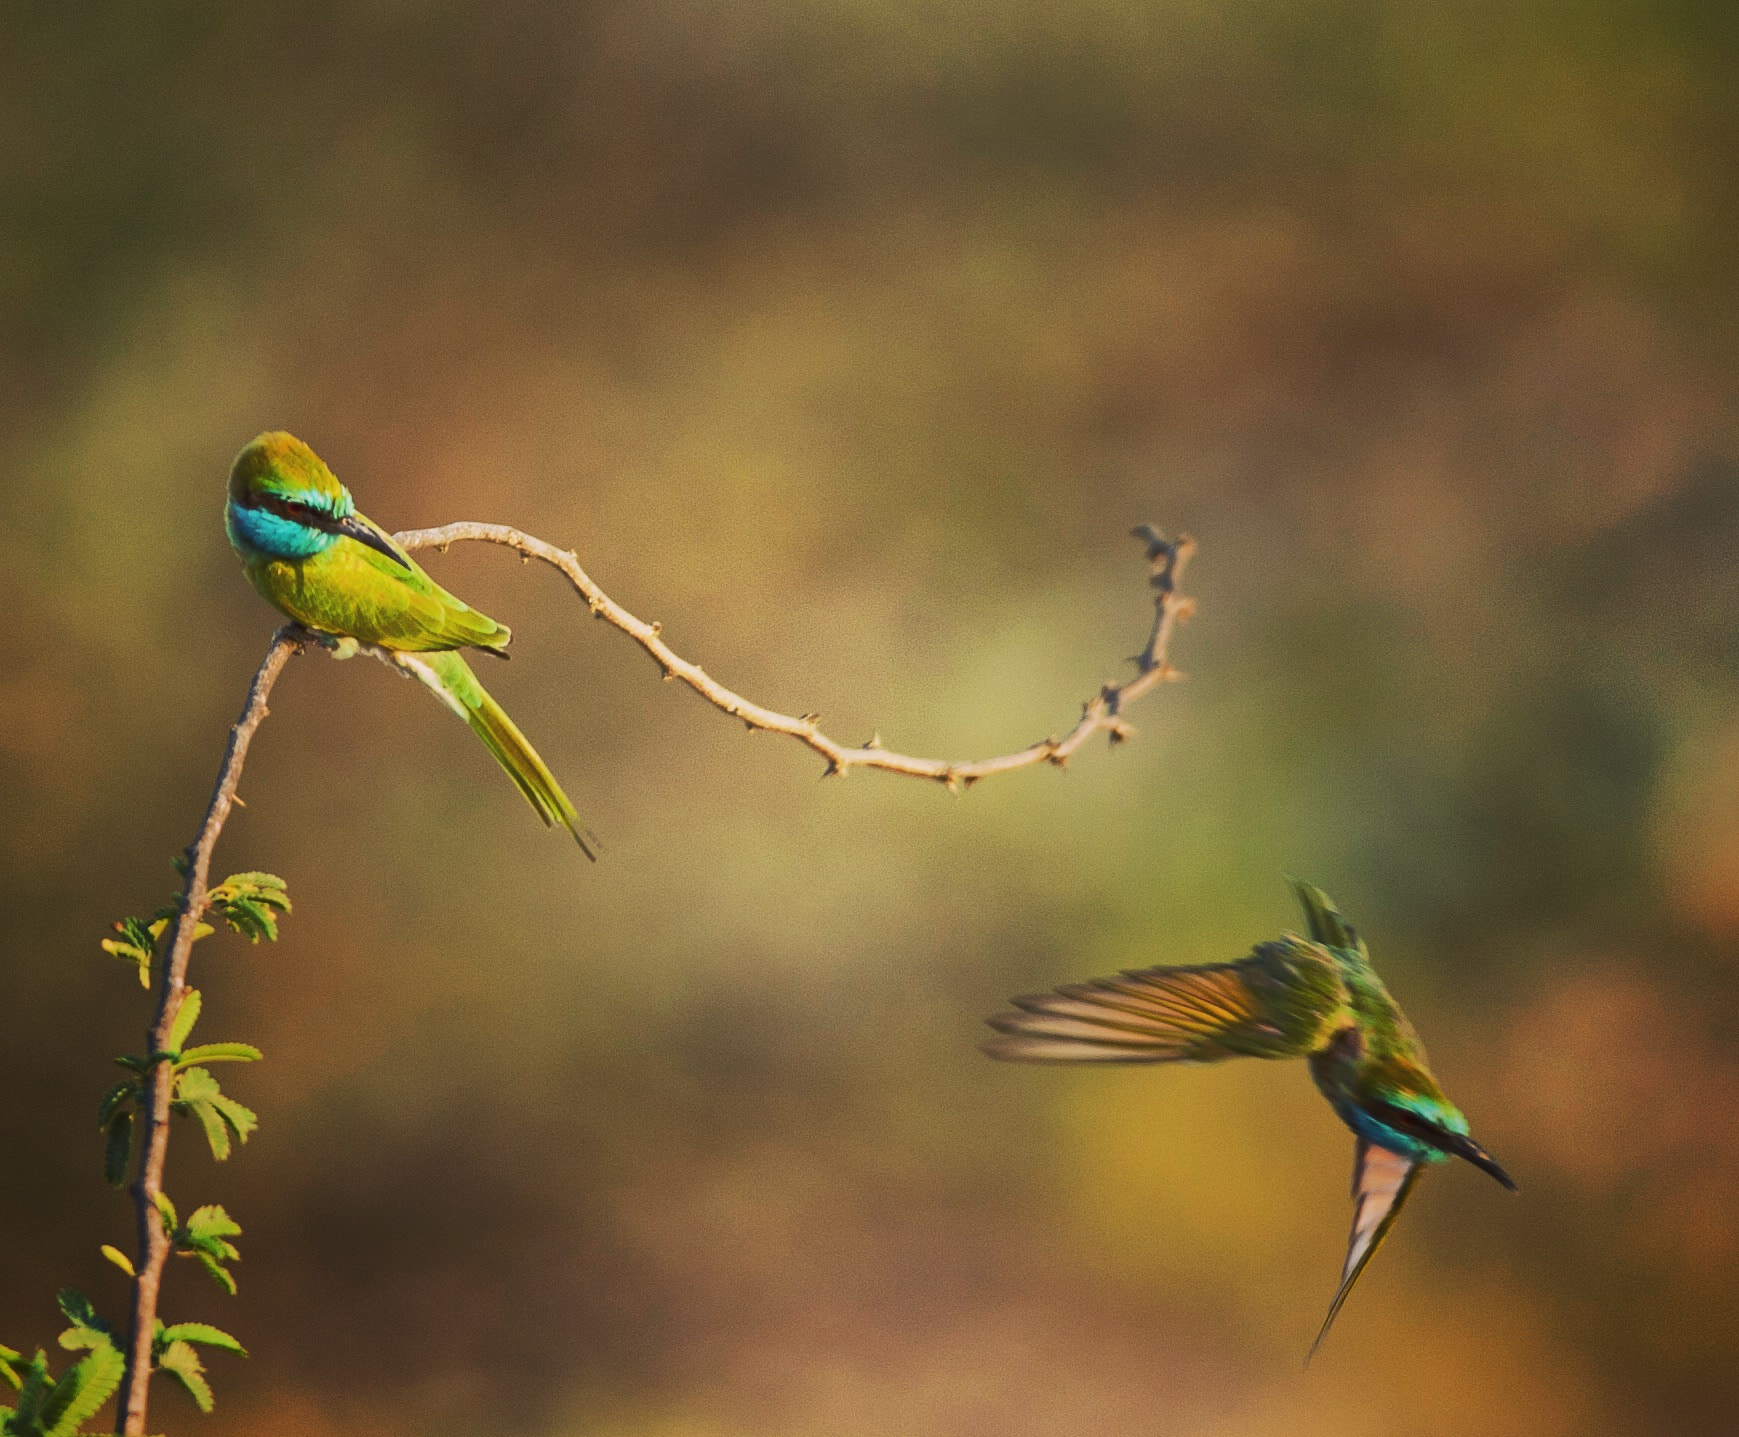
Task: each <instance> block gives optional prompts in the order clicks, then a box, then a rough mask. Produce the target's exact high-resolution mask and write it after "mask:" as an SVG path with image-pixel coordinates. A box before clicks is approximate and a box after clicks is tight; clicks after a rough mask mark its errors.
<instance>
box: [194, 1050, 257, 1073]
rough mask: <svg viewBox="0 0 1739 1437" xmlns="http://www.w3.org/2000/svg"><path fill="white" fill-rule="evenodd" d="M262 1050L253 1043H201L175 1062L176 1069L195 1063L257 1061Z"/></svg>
mask: <svg viewBox="0 0 1739 1437" xmlns="http://www.w3.org/2000/svg"><path fill="white" fill-rule="evenodd" d="M259 1061H260V1050H259V1049H258V1048H256V1047H255V1046H254V1045H253V1044H252V1043H201V1044H200V1045H199V1046H198V1047H195V1048H189V1049H187V1051H186V1052H184V1053H183V1054H182V1055H181V1058H180V1060H179V1061H178V1062H177V1063H176V1064H175V1067H176V1070H177V1071H180V1070H181V1069H183V1068H190V1067H192V1066H193V1064H195V1063H257V1062H259Z"/></svg>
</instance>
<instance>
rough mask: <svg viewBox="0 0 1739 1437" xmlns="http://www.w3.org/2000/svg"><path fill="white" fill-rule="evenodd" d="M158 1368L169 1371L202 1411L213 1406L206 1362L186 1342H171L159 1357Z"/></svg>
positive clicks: (209, 1409)
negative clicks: (206, 1372) (206, 1374)
mask: <svg viewBox="0 0 1739 1437" xmlns="http://www.w3.org/2000/svg"><path fill="white" fill-rule="evenodd" d="M157 1368H158V1370H159V1371H160V1372H167V1373H168V1374H169V1375H170V1376H171V1377H173V1378H174V1379H175V1380H176V1381H177V1382H179V1383H180V1384H181V1385H182V1386H183V1387H185V1388H186V1389H187V1395H188V1396H189V1397H191V1398H192V1399H193V1401H194V1403H195V1405H196V1406H197V1407H198V1408H199V1410H200V1411H201V1412H209V1411H211V1408H212V1401H213V1399H212V1395H211V1384H210V1383H209V1382H207V1381H206V1380H205V1364H204V1363H202V1362H201V1361H200V1360H199V1354H198V1353H197V1352H195V1351H194V1350H193V1349H192V1348H191V1347H189V1346H188V1345H187V1344H186V1343H185V1342H171V1343H170V1344H169V1345H168V1346H167V1347H165V1348H164V1349H163V1351H162V1353H161V1354H160V1355H159V1356H158V1358H157Z"/></svg>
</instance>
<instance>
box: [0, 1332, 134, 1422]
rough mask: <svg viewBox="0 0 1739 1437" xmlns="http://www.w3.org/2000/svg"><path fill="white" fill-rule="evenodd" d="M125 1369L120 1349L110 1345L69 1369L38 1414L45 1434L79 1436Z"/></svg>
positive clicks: (118, 1384) (104, 1346) (118, 1382)
mask: <svg viewBox="0 0 1739 1437" xmlns="http://www.w3.org/2000/svg"><path fill="white" fill-rule="evenodd" d="M126 1368H127V1361H126V1359H125V1358H124V1357H122V1356H121V1353H120V1350H119V1349H118V1348H116V1347H114V1346H112V1345H109V1344H105V1345H103V1346H101V1347H96V1348H93V1349H92V1350H91V1354H90V1356H88V1357H86V1358H85V1359H84V1360H83V1361H82V1362H79V1363H76V1364H74V1365H73V1366H72V1367H71V1368H69V1369H68V1370H67V1371H66V1373H65V1374H64V1375H63V1376H62V1377H61V1379H60V1381H59V1382H57V1383H55V1384H54V1387H53V1389H52V1390H51V1391H50V1392H49V1393H48V1395H47V1396H46V1397H45V1398H44V1399H43V1402H42V1406H41V1407H40V1409H39V1410H38V1413H37V1417H36V1427H37V1430H38V1431H39V1432H40V1433H41V1434H42V1437H77V1433H78V1430H79V1428H80V1427H82V1426H83V1425H84V1424H85V1422H86V1421H87V1420H88V1419H89V1418H91V1417H94V1416H95V1415H96V1412H97V1408H99V1407H101V1406H102V1405H103V1403H105V1402H107V1401H108V1400H109V1397H110V1395H111V1394H112V1393H113V1392H114V1390H115V1389H116V1388H117V1387H119V1386H120V1385H121V1377H122V1374H123V1373H124V1372H125V1371H126ZM20 1406H21V1407H22V1403H21V1404H20ZM14 1420H16V1419H14Z"/></svg>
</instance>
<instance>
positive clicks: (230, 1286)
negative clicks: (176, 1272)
mask: <svg viewBox="0 0 1739 1437" xmlns="http://www.w3.org/2000/svg"><path fill="white" fill-rule="evenodd" d="M193 1255H194V1257H196V1258H197V1259H198V1260H199V1265H200V1266H201V1267H203V1268H204V1269H205V1270H206V1271H207V1272H209V1273H210V1274H211V1280H212V1281H213V1282H215V1283H216V1284H217V1285H218V1286H219V1287H221V1288H222V1289H223V1290H224V1291H225V1292H227V1293H228V1294H229V1295H230V1296H231V1297H234V1296H235V1279H234V1278H233V1277H231V1276H230V1273H229V1269H228V1268H227V1267H225V1266H224V1265H223V1264H222V1263H220V1262H219V1261H218V1260H217V1259H216V1258H215V1257H212V1256H211V1254H209V1253H204V1252H196V1253H194V1254H193Z"/></svg>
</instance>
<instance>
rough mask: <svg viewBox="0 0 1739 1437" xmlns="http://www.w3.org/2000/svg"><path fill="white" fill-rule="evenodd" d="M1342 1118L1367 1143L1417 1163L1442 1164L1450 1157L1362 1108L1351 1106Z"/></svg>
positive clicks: (1346, 1109) (1343, 1112) (1343, 1113)
mask: <svg viewBox="0 0 1739 1437" xmlns="http://www.w3.org/2000/svg"><path fill="white" fill-rule="evenodd" d="M1341 1117H1342V1119H1344V1120H1345V1122H1346V1125H1347V1126H1348V1127H1349V1128H1351V1129H1352V1130H1353V1131H1354V1132H1355V1133H1357V1134H1358V1135H1359V1136H1360V1137H1361V1138H1363V1139H1364V1140H1365V1141H1366V1142H1368V1143H1375V1144H1377V1146H1378V1147H1383V1148H1387V1149H1388V1150H1389V1151H1390V1152H1392V1153H1400V1154H1401V1155H1402V1156H1403V1157H1406V1158H1411V1159H1412V1160H1413V1161H1414V1162H1416V1163H1440V1162H1443V1161H1444V1160H1445V1159H1446V1158H1447V1157H1448V1154H1447V1153H1445V1152H1444V1151H1443V1150H1442V1149H1441V1148H1436V1147H1433V1146H1432V1145H1431V1144H1430V1143H1427V1142H1423V1141H1421V1140H1420V1139H1419V1138H1416V1137H1413V1136H1412V1135H1411V1134H1409V1133H1404V1132H1402V1131H1400V1129H1398V1128H1392V1127H1390V1126H1389V1124H1387V1123H1385V1122H1384V1121H1383V1120H1382V1119H1380V1118H1376V1117H1373V1116H1372V1115H1371V1114H1370V1113H1367V1112H1365V1111H1364V1109H1362V1108H1356V1107H1351V1106H1349V1107H1347V1108H1345V1109H1344V1110H1342V1112H1341Z"/></svg>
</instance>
